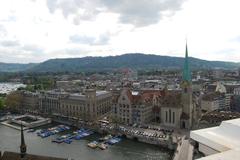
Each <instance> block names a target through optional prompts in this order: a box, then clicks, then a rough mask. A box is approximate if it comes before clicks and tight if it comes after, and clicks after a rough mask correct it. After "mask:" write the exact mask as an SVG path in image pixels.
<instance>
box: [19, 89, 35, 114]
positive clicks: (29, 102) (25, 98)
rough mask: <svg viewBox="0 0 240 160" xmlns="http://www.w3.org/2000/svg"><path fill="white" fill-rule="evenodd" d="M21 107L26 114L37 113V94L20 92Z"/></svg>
mask: <svg viewBox="0 0 240 160" xmlns="http://www.w3.org/2000/svg"><path fill="white" fill-rule="evenodd" d="M22 106H24V110H25V111H26V112H30V113H37V112H38V110H39V93H32V92H28V91H24V92H22Z"/></svg>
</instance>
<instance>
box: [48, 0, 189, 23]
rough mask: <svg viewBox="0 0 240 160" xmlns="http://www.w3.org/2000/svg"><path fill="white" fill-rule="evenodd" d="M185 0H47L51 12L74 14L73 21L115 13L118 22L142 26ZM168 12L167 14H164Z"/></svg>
mask: <svg viewBox="0 0 240 160" xmlns="http://www.w3.org/2000/svg"><path fill="white" fill-rule="evenodd" d="M184 2H185V0H91V1H88V0H47V6H48V9H49V11H50V12H51V13H54V12H55V11H56V10H57V9H59V10H61V11H62V14H63V16H64V17H65V18H68V17H69V16H70V15H72V16H74V18H73V23H74V24H76V25H78V24H80V22H81V21H86V20H93V19H95V18H96V17H97V15H99V14H100V13H108V12H110V13H116V14H118V15H119V22H120V23H123V24H132V25H134V26H135V27H144V26H148V25H151V24H156V23H158V22H159V20H160V19H161V18H162V17H164V16H165V15H173V14H174V13H175V12H176V11H178V10H180V9H181V6H182V4H183V3H184ZM166 12H168V14H165V13H166Z"/></svg>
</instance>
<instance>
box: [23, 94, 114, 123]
mask: <svg viewBox="0 0 240 160" xmlns="http://www.w3.org/2000/svg"><path fill="white" fill-rule="evenodd" d="M23 97H24V98H23V99H25V101H24V103H23V108H25V110H26V111H28V110H30V111H31V110H35V111H36V110H37V111H38V113H41V114H44V115H49V116H52V115H53V116H58V117H67V118H75V119H81V120H87V121H92V120H95V119H97V118H101V117H102V116H105V115H106V114H107V113H109V112H110V111H111V107H112V94H111V92H108V91H96V90H94V89H87V90H86V91H85V92H83V93H67V92H64V91H62V90H52V91H45V92H41V93H39V94H36V95H35V93H28V94H23ZM30 98H31V99H30ZM29 99H30V100H31V101H27V100H29ZM36 106H38V107H36Z"/></svg>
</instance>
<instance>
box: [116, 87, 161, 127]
mask: <svg viewBox="0 0 240 160" xmlns="http://www.w3.org/2000/svg"><path fill="white" fill-rule="evenodd" d="M158 95H160V91H159V90H158V91H140V92H131V90H130V89H128V88H124V89H123V90H122V92H121V94H120V96H119V98H118V103H117V117H118V119H119V121H120V122H122V123H125V124H145V123H148V122H150V121H151V120H153V119H154V116H153V106H154V102H155V100H154V99H156V97H157V96H158Z"/></svg>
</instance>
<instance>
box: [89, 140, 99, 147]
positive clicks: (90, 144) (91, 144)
mask: <svg viewBox="0 0 240 160" xmlns="http://www.w3.org/2000/svg"><path fill="white" fill-rule="evenodd" d="M87 146H88V147H90V148H93V149H95V148H97V146H98V142H97V141H93V142H90V143H88V144H87Z"/></svg>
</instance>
